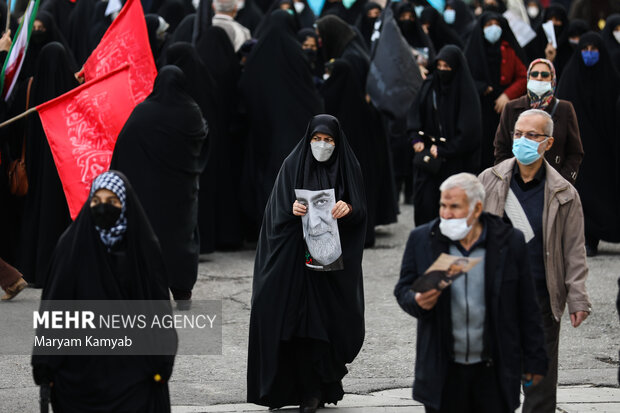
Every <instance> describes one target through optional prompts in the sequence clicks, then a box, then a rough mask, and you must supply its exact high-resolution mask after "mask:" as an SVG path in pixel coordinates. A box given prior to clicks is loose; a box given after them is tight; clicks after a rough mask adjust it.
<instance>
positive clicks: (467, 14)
mask: <svg viewBox="0 0 620 413" xmlns="http://www.w3.org/2000/svg"><path fill="white" fill-rule="evenodd" d="M446 6H450V7H452V9H454V11H455V17H454V23H452V24H448V27H449V28H451V29H452V30H454V31H455V32H456V34H458V35H459V37H460V38H461V41H462V42H463V45H466V44H467V40H468V39H469V35H470V34H471V31H472V29H473V27H474V24H475V22H476V17H475V16H474V13H472V11H471V9H470V8H469V6H468V5H467V4H465V2H464V1H463V0H448V1H446ZM446 24H447V23H446Z"/></svg>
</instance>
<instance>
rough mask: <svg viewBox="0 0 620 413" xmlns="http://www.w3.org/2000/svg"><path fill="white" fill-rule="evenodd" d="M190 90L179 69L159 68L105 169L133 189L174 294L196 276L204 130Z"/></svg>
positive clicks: (186, 287)
mask: <svg viewBox="0 0 620 413" xmlns="http://www.w3.org/2000/svg"><path fill="white" fill-rule="evenodd" d="M189 88H190V85H188V84H187V83H186V80H185V76H184V74H183V72H182V71H181V69H179V68H178V67H176V66H166V67H164V68H162V69H161V70H160V71H159V74H158V75H157V78H156V79H155V85H154V87H153V92H152V93H151V94H150V95H149V97H148V98H147V99H146V100H145V101H144V102H142V103H141V104H139V105H138V106H136V108H135V109H134V110H133V112H132V113H131V116H130V117H129V119H128V120H127V123H125V126H124V127H123V129H122V130H121V132H120V134H119V136H118V140H117V141H116V146H115V147H114V154H113V156H112V163H111V166H110V168H112V169H117V170H119V171H121V172H123V173H124V174H125V175H127V177H128V178H129V179H130V180H131V182H132V183H133V185H134V187H135V190H136V194H137V195H138V198H139V199H140V201H141V203H142V205H143V206H144V210H145V211H146V214H147V216H148V218H149V221H150V222H151V224H152V225H153V229H154V230H155V233H156V234H157V236H158V237H159V241H160V243H161V246H162V251H163V252H164V262H165V264H166V270H167V272H168V275H169V279H168V285H169V286H170V289H171V291H172V292H173V294H175V292H180V293H187V292H191V290H192V288H193V286H194V284H195V283H196V278H197V276H198V255H199V248H200V240H199V236H198V189H199V188H198V179H199V175H200V173H201V172H202V170H203V169H204V167H205V162H206V156H207V153H206V150H204V146H205V140H206V133H207V130H206V126H205V122H204V120H203V118H202V114H201V112H200V108H199V107H198V105H196V102H194V100H193V99H192V98H191V96H190V95H189V94H188V92H187V90H188V89H189ZM203 190H204V191H209V190H210V188H203Z"/></svg>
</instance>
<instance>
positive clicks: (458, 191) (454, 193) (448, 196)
mask: <svg viewBox="0 0 620 413" xmlns="http://www.w3.org/2000/svg"><path fill="white" fill-rule="evenodd" d="M441 200H442V201H444V202H460V201H465V202H466V201H467V193H466V192H465V190H464V189H463V188H459V187H455V188H450V189H446V190H444V191H442V192H441Z"/></svg>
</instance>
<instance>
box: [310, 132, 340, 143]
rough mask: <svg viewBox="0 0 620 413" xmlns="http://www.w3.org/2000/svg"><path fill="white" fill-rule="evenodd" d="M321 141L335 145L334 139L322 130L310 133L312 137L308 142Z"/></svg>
mask: <svg viewBox="0 0 620 413" xmlns="http://www.w3.org/2000/svg"><path fill="white" fill-rule="evenodd" d="M321 141H323V142H326V143H329V144H330V145H332V146H336V141H335V140H334V138H332V137H331V136H330V135H328V134H326V133H322V132H316V133H315V134H314V135H312V139H311V140H310V143H312V142H321Z"/></svg>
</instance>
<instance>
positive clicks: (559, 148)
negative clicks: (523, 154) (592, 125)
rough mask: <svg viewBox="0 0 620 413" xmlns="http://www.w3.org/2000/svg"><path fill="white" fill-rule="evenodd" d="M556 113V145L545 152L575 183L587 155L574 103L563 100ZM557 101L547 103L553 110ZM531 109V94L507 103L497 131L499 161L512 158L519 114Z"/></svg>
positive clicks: (566, 177) (554, 137)
mask: <svg viewBox="0 0 620 413" xmlns="http://www.w3.org/2000/svg"><path fill="white" fill-rule="evenodd" d="M556 100H557V101H558V106H557V108H556V110H555V113H554V114H553V139H554V142H553V146H552V147H551V149H550V150H548V151H547V153H546V154H545V159H546V160H547V161H548V162H549V163H550V164H551V165H553V167H554V168H555V169H556V170H557V171H558V172H559V173H561V174H562V176H563V177H564V178H565V179H566V180H567V181H568V182H570V183H571V184H573V185H574V184H575V180H576V179H577V173H579V166H580V165H581V160H582V159H583V146H582V145H581V136H580V135H579V124H578V123H577V115H576V114H575V109H574V108H573V104H572V103H570V102H568V101H566V100H559V99H556ZM552 108H553V103H551V104H550V105H549V106H548V107H547V110H546V111H547V112H548V113H551V110H552ZM528 109H530V103H529V101H528V100H527V95H524V96H521V97H520V98H518V99H515V100H511V101H510V102H508V103H507V104H506V106H505V107H504V110H503V111H502V115H501V117H500V119H499V125H497V131H496V132H495V141H494V142H493V145H494V146H495V165H497V164H498V163H500V162H502V161H504V160H506V159H509V158H512V157H513V156H514V155H513V154H512V136H511V135H510V132H511V131H513V130H514V127H515V123H517V118H518V117H519V115H520V114H521V113H522V112H525V111H526V110H528Z"/></svg>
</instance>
